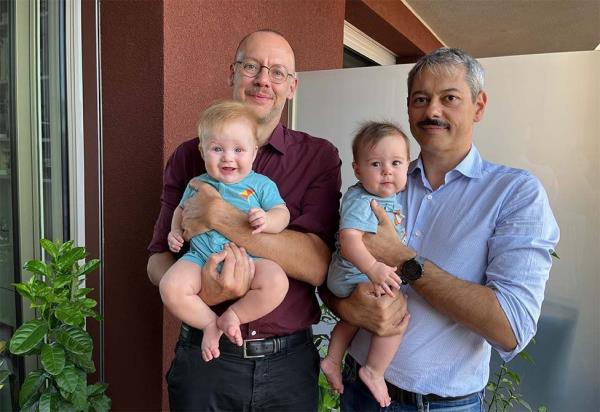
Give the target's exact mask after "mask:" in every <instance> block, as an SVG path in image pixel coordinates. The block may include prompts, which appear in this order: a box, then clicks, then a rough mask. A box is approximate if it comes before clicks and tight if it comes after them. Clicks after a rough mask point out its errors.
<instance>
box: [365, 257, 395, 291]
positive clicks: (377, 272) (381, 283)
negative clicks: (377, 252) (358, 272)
mask: <svg viewBox="0 0 600 412" xmlns="http://www.w3.org/2000/svg"><path fill="white" fill-rule="evenodd" d="M366 275H367V276H368V277H369V280H370V281H371V283H373V292H374V293H375V296H377V297H379V296H380V295H381V294H382V292H383V294H388V295H390V296H391V297H393V298H394V297H396V295H394V292H392V288H394V289H400V282H401V280H400V276H398V275H397V274H396V269H395V268H393V267H391V266H388V265H386V264H385V263H381V262H377V261H376V262H375V263H373V264H372V265H371V267H370V268H369V270H368V271H367V273H366Z"/></svg>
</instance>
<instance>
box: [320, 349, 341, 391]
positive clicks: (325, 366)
mask: <svg viewBox="0 0 600 412" xmlns="http://www.w3.org/2000/svg"><path fill="white" fill-rule="evenodd" d="M340 368H341V365H340V364H339V363H336V362H335V361H334V360H333V359H331V358H330V357H329V356H326V357H325V358H324V359H323V360H321V370H322V371H323V374H324V375H325V377H326V378H327V382H328V383H329V386H331V389H333V390H334V391H335V392H337V393H344V384H343V383H342V372H341V371H340Z"/></svg>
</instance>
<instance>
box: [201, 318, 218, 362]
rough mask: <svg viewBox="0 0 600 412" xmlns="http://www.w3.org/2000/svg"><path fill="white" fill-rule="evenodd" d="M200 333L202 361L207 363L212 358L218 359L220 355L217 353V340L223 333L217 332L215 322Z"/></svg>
mask: <svg viewBox="0 0 600 412" xmlns="http://www.w3.org/2000/svg"><path fill="white" fill-rule="evenodd" d="M202 332H203V335H202V346H201V348H202V359H204V361H205V362H208V361H210V360H213V359H214V358H218V357H219V355H220V354H221V353H220V352H219V338H220V337H221V335H222V334H223V332H221V330H219V328H218V327H217V324H216V322H212V323H209V324H208V325H207V326H206V327H205V328H204V329H203V330H202Z"/></svg>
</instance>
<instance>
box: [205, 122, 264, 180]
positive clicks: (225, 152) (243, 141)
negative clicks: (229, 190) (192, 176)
mask: <svg viewBox="0 0 600 412" xmlns="http://www.w3.org/2000/svg"><path fill="white" fill-rule="evenodd" d="M257 150H258V147H257V146H256V136H255V134H254V129H253V127H252V126H251V123H250V122H249V121H248V120H246V119H243V118H239V119H235V120H231V121H228V122H226V123H224V124H223V125H221V126H220V127H217V128H215V130H214V131H213V133H212V134H211V135H210V136H209V137H208V138H207V139H205V141H203V142H202V157H203V158H204V164H205V166H206V172H207V173H208V174H209V175H210V176H211V177H212V178H214V179H216V180H218V181H219V182H223V183H238V182H239V181H241V180H242V179H243V178H245V177H246V176H248V173H250V171H251V170H252V162H254V158H255V157H256V152H257Z"/></svg>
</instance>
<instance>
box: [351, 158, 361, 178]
mask: <svg viewBox="0 0 600 412" xmlns="http://www.w3.org/2000/svg"><path fill="white" fill-rule="evenodd" d="M352 170H354V176H356V178H357V179H358V180H360V168H359V167H358V164H357V163H356V162H352Z"/></svg>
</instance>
